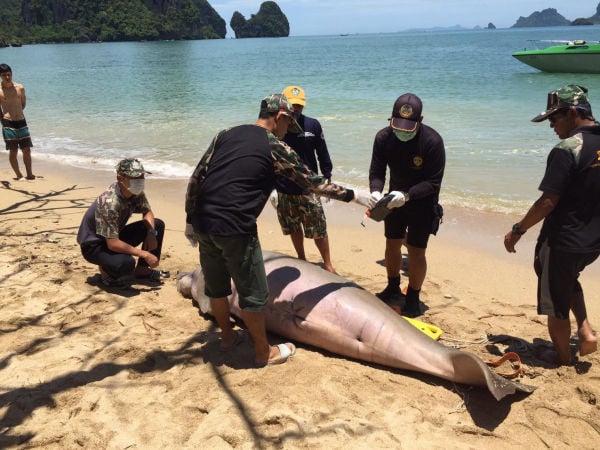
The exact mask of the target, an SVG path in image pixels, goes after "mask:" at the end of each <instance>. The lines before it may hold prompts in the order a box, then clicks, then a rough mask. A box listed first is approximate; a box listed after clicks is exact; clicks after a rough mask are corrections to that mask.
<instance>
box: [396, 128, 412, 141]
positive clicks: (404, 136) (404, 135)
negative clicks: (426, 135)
mask: <svg viewBox="0 0 600 450" xmlns="http://www.w3.org/2000/svg"><path fill="white" fill-rule="evenodd" d="M394 134H395V135H396V138H398V140H399V141H402V142H408V141H410V140H411V139H413V138H414V137H415V136H416V135H417V130H415V131H413V132H410V133H409V132H406V131H400V130H394Z"/></svg>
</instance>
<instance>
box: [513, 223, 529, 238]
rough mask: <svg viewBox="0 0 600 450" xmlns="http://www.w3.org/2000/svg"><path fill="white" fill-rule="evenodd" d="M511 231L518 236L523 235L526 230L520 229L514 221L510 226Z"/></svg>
mask: <svg viewBox="0 0 600 450" xmlns="http://www.w3.org/2000/svg"><path fill="white" fill-rule="evenodd" d="M512 232H513V234H518V235H519V236H523V235H524V234H525V233H526V232H527V230H521V227H520V226H519V224H518V223H515V224H514V225H513V227H512Z"/></svg>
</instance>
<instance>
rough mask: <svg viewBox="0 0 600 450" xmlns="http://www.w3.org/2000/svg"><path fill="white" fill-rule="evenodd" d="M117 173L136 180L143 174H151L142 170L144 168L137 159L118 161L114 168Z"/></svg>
mask: <svg viewBox="0 0 600 450" xmlns="http://www.w3.org/2000/svg"><path fill="white" fill-rule="evenodd" d="M115 168H116V169H117V173H118V174H119V175H122V176H124V177H128V178H138V177H141V176H142V175H144V174H145V173H152V172H148V171H147V170H144V166H142V163H141V162H140V160H139V159H137V158H126V159H122V160H121V161H119V163H118V164H117V165H116V166H115Z"/></svg>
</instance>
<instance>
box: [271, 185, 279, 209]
mask: <svg viewBox="0 0 600 450" xmlns="http://www.w3.org/2000/svg"><path fill="white" fill-rule="evenodd" d="M269 201H270V202H271V205H273V208H275V209H277V205H278V204H279V194H277V190H276V189H273V192H271V195H270V196H269Z"/></svg>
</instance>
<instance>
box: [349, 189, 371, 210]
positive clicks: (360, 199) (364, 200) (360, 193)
mask: <svg viewBox="0 0 600 450" xmlns="http://www.w3.org/2000/svg"><path fill="white" fill-rule="evenodd" d="M370 199H371V194H370V193H369V192H367V191H364V190H362V189H355V190H354V198H353V199H352V201H353V202H354V203H358V204H359V205H362V206H366V207H368V206H369V201H370Z"/></svg>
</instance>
